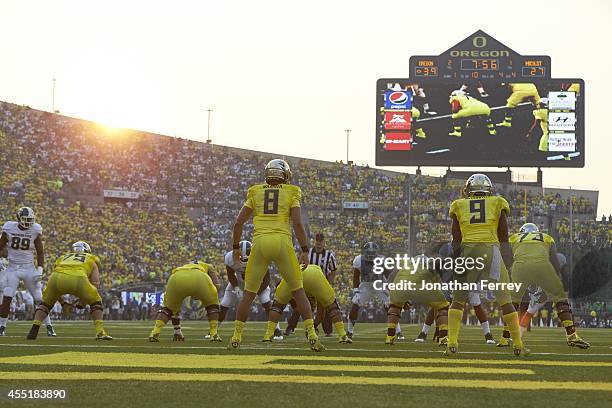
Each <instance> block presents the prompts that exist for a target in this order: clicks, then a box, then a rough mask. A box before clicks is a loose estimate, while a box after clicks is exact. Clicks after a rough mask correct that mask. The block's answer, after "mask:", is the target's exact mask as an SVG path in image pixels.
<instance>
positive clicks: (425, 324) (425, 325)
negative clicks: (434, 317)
mask: <svg viewBox="0 0 612 408" xmlns="http://www.w3.org/2000/svg"><path fill="white" fill-rule="evenodd" d="M430 327H431V325H429V324H427V323H423V328H422V329H421V331H422V332H423V333H425V334H427V333H429V328H430Z"/></svg>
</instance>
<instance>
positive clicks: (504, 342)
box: [496, 337, 512, 347]
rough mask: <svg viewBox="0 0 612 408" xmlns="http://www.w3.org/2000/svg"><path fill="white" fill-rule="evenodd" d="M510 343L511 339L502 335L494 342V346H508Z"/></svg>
mask: <svg viewBox="0 0 612 408" xmlns="http://www.w3.org/2000/svg"><path fill="white" fill-rule="evenodd" d="M510 343H512V339H509V338H508V337H502V338H501V339H499V343H497V344H496V347H510Z"/></svg>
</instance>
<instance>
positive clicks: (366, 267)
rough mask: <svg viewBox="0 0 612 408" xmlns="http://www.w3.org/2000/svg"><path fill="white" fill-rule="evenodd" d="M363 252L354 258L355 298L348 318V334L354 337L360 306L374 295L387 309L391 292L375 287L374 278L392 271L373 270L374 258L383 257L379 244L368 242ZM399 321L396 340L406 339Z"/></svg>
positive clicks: (380, 277)
mask: <svg viewBox="0 0 612 408" xmlns="http://www.w3.org/2000/svg"><path fill="white" fill-rule="evenodd" d="M361 252H362V254H361V255H357V256H356V257H355V259H354V260H353V298H352V303H353V306H352V307H351V311H350V313H349V319H348V330H347V335H348V336H349V338H351V339H352V338H353V333H354V332H355V324H356V323H357V319H358V317H359V308H360V307H361V306H366V305H367V304H368V303H369V302H370V300H371V299H372V295H375V296H377V297H378V300H379V301H380V303H382V304H383V305H384V307H385V309H388V308H389V292H388V291H386V290H375V289H374V287H373V282H374V280H377V279H383V280H384V279H385V278H386V276H388V274H389V273H391V272H392V271H385V272H384V274H382V275H376V274H374V272H373V268H374V260H375V259H376V258H381V257H383V256H382V255H380V254H379V249H378V245H376V244H375V243H374V242H366V244H365V245H364V246H363V248H362V251H361ZM404 339H405V337H404V335H403V334H402V330H401V328H400V325H399V323H398V324H397V327H396V340H404Z"/></svg>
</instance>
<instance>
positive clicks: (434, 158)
mask: <svg viewBox="0 0 612 408" xmlns="http://www.w3.org/2000/svg"><path fill="white" fill-rule="evenodd" d="M376 118H377V121H376V122H377V123H376V165H379V166H398V165H403V166H419V165H427V166H452V165H455V166H494V167H500V166H502V167H506V166H508V167H510V166H523V167H524V166H527V167H584V81H582V80H581V79H549V80H542V81H538V82H498V81H487V82H484V81H483V82H470V83H468V82H461V81H454V82H449V81H444V82H443V81H431V80H423V81H418V82H417V81H412V80H410V79H380V80H378V82H377V111H376Z"/></svg>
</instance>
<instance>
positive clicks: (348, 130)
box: [344, 129, 351, 164]
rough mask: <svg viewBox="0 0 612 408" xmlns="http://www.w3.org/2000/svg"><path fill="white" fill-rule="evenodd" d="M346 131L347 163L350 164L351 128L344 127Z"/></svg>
mask: <svg viewBox="0 0 612 408" xmlns="http://www.w3.org/2000/svg"><path fill="white" fill-rule="evenodd" d="M344 131H345V132H346V164H349V137H350V134H351V129H344Z"/></svg>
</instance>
